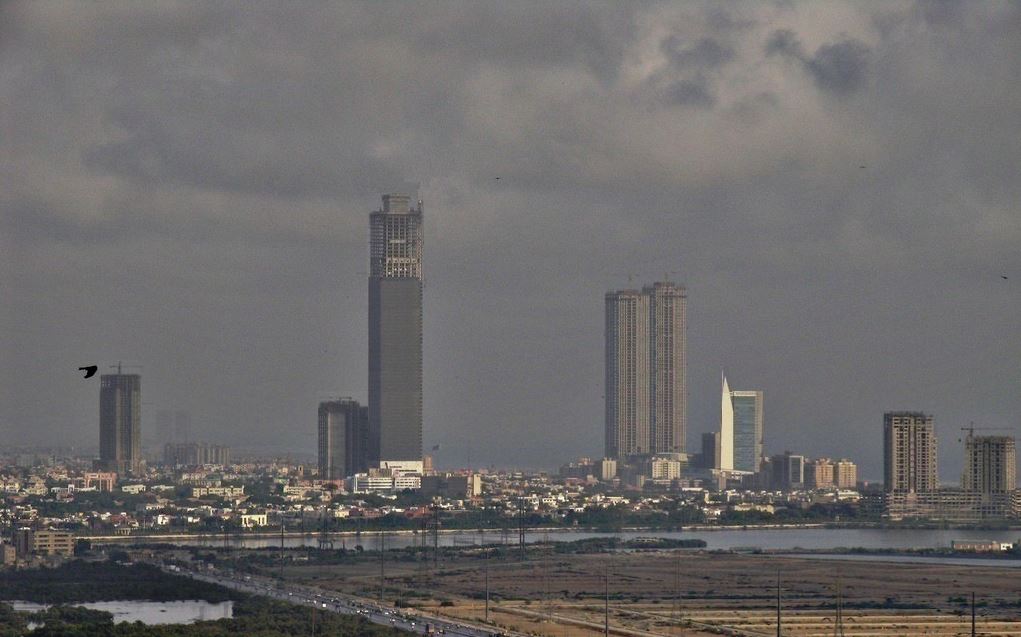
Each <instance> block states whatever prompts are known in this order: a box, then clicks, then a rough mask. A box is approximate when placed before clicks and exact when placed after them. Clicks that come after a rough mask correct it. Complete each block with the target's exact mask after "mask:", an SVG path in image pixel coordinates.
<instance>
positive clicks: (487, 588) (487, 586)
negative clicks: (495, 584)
mask: <svg viewBox="0 0 1021 637" xmlns="http://www.w3.org/2000/svg"><path fill="white" fill-rule="evenodd" d="M486 623H487V624H488V623H489V551H488V550H487V551H486Z"/></svg>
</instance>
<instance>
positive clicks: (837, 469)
mask: <svg viewBox="0 0 1021 637" xmlns="http://www.w3.org/2000/svg"><path fill="white" fill-rule="evenodd" d="M833 484H834V486H836V487H837V488H838V489H854V488H856V487H857V486H858V465H856V464H854V463H853V462H851V461H850V460H847V459H846V458H841V459H840V460H838V461H836V462H835V463H834V464H833Z"/></svg>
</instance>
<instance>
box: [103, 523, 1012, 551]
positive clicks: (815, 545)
mask: <svg viewBox="0 0 1021 637" xmlns="http://www.w3.org/2000/svg"><path fill="white" fill-rule="evenodd" d="M596 537H619V538H621V539H633V538H637V537H661V538H670V539H695V538H697V539H702V540H705V542H706V544H707V548H708V549H710V550H728V549H763V550H797V549H805V550H811V551H818V550H837V549H845V548H864V549H872V550H881V549H926V548H928V549H931V548H949V547H950V542H951V541H952V540H961V539H968V540H996V541H997V542H1017V541H1018V540H1019V539H1021V530H1008V531H1003V530H954V529H839V528H838V529H832V528H770V529H763V528H747V529H745V528H734V527H728V528H716V529H712V530H690V531H688V530H685V531H652V530H646V531H622V532H620V533H598V532H593V531H570V530H562V529H556V530H550V531H538V532H536V531H529V532H526V533H525V541H526V542H529V543H534V542H542V541H544V540H545V539H547V538H548V539H549V540H550V541H562V542H569V541H572V540H581V539H585V538H596ZM330 539H331V540H332V542H333V546H334V548H342V547H343V548H348V549H353V548H355V547H356V546H359V545H360V546H362V547H363V548H364V549H365V550H375V549H378V548H379V542H380V534H379V533H378V532H365V533H362V534H361V535H360V536H356V535H354V534H331V535H330ZM423 539H427V541H428V543H429V544H430V545H431V544H432V542H433V537H432V536H431V535H430V536H429V537H428V538H423V536H422V534H421V533H414V534H413V533H404V532H402V533H387V534H386V536H385V546H386V548H388V549H394V548H405V547H409V546H414V545H420V544H421V543H422V540H423ZM437 539H438V542H439V544H440V546H464V545H471V544H480V543H486V544H503V543H510V544H514V543H516V542H517V530H516V529H514V530H512V531H511V532H510V533H508V534H504V533H502V532H500V531H496V530H491V531H485V532H484V533H483V532H479V531H463V532H447V533H440V534H439V535H438V538H437ZM118 540H119V541H122V542H130V543H133V544H153V543H167V544H174V545H177V546H208V547H216V546H223V545H224V539H223V537H222V536H212V535H208V536H201V537H180V536H177V537H174V538H164V537H160V536H136V537H125V538H118ZM94 542H96V543H103V542H102V540H94ZM227 544H228V545H229V546H231V547H233V548H245V549H257V548H275V547H279V546H280V538H279V537H273V536H271V535H258V536H256V535H235V536H228V537H227ZM283 544H284V546H285V547H289V548H295V547H303V546H311V547H316V546H318V544H319V535H318V534H307V535H300V536H299V535H287V536H285V537H284V540H283Z"/></svg>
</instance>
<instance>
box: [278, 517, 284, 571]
mask: <svg viewBox="0 0 1021 637" xmlns="http://www.w3.org/2000/svg"><path fill="white" fill-rule="evenodd" d="M278 570H279V576H280V581H281V582H283V581H284V512H283V511H281V512H280V568H279V569H278Z"/></svg>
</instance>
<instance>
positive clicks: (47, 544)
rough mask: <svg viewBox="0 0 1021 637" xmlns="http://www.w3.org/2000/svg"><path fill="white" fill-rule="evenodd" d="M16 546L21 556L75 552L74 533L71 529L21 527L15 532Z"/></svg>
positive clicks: (68, 554) (71, 553) (69, 553)
mask: <svg viewBox="0 0 1021 637" xmlns="http://www.w3.org/2000/svg"><path fill="white" fill-rule="evenodd" d="M14 547H15V549H16V552H17V554H18V556H19V557H25V556H27V555H29V554H35V555H66V556H70V555H73V554H74V535H72V534H71V532H70V531H55V530H53V529H30V528H21V529H18V530H17V531H16V532H15V534H14Z"/></svg>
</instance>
